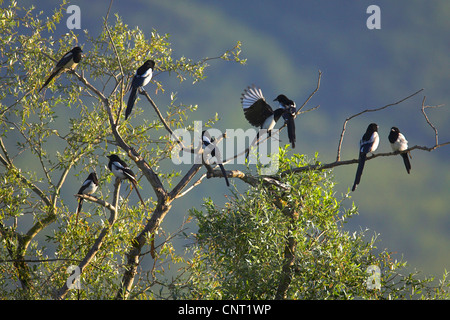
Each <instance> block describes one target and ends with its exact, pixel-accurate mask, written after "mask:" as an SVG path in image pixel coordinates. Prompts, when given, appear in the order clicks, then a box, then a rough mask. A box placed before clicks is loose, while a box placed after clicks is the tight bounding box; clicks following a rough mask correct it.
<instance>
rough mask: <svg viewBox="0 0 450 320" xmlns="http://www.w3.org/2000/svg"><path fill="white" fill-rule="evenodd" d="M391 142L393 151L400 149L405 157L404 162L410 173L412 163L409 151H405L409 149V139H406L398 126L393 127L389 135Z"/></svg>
mask: <svg viewBox="0 0 450 320" xmlns="http://www.w3.org/2000/svg"><path fill="white" fill-rule="evenodd" d="M388 139H389V142H390V143H391V147H392V150H393V151H400V152H401V153H400V155H401V156H402V158H403V163H404V164H405V167H406V171H407V172H408V173H410V171H411V163H410V162H409V156H410V154H409V152H404V151H405V150H407V149H408V140H406V138H405V136H404V135H403V134H402V133H401V132H400V130H399V129H398V128H397V127H392V128H391V131H390V132H389V136H388Z"/></svg>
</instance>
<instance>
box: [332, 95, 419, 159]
mask: <svg viewBox="0 0 450 320" xmlns="http://www.w3.org/2000/svg"><path fill="white" fill-rule="evenodd" d="M421 91H423V89H420V90H418V91H416V92H414V93H413V94H411V95H409V96H407V97H406V98H403V99H401V100H399V101H397V102H394V103H390V104H387V105H385V106H384V107H381V108H375V109H366V110H364V111H361V112H358V113H356V114H354V115H352V116H350V117H348V118H347V119H345V121H344V124H343V126H342V131H341V136H340V138H339V143H338V150H337V156H336V162H338V161H340V160H341V148H342V141H343V140H344V134H345V130H346V128H347V123H348V122H349V121H350V120H351V119H353V118H356V117H358V116H360V115H362V114H364V113H367V112H376V111H380V110H383V109H386V108H388V107H391V106H395V105H398V104H400V103H402V102H403V101H405V100H408V99H409V98H411V97H413V96H415V95H416V94H418V93H419V92H421Z"/></svg>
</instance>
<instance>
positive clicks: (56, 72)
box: [39, 69, 61, 92]
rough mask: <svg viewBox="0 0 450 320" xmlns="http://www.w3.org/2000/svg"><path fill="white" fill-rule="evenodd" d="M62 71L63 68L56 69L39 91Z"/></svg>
mask: <svg viewBox="0 0 450 320" xmlns="http://www.w3.org/2000/svg"><path fill="white" fill-rule="evenodd" d="M60 73H61V69H58V70H56V71H54V72H53V73H52V74H51V75H50V77H48V78H47V80H45V83H44V85H43V86H42V87H41V88H40V89H39V92H41V90H42V89H44V88H45V87H46V86H47V85H48V84H49V83H50V81H52V79H53V78H54V77H56V76H57V75H58V74H60Z"/></svg>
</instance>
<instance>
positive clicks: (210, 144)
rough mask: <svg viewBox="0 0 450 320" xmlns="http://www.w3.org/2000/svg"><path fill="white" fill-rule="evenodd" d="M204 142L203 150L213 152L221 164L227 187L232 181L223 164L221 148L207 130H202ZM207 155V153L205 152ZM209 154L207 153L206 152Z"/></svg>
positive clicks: (212, 154) (217, 161)
mask: <svg viewBox="0 0 450 320" xmlns="http://www.w3.org/2000/svg"><path fill="white" fill-rule="evenodd" d="M202 143H203V152H205V151H206V152H207V153H209V154H211V156H212V157H216V163H217V164H218V165H219V168H220V170H222V174H223V177H224V178H225V183H226V184H227V187H229V186H230V182H229V181H228V177H227V172H226V171H225V168H224V166H223V164H222V157H221V155H220V153H219V150H218V149H217V148H216V145H215V143H214V138H211V136H210V135H209V133H208V131H207V130H204V131H203V132H202ZM203 155H204V156H205V153H204V154H203ZM206 156H207V154H206Z"/></svg>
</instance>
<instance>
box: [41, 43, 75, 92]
mask: <svg viewBox="0 0 450 320" xmlns="http://www.w3.org/2000/svg"><path fill="white" fill-rule="evenodd" d="M82 52H83V50H81V48H80V47H75V48H73V49H72V50H70V51H69V52H67V53H66V54H65V55H64V56H63V57H62V58H61V60H59V61H58V63H57V64H56V66H55V67H54V68H53V70H52V73H51V75H50V76H49V77H48V78H47V80H46V81H45V83H44V85H43V86H42V87H41V88H40V89H39V92H41V90H42V89H44V88H45V87H46V86H47V85H48V84H49V83H50V81H52V79H53V78H54V77H56V76H59V75H60V74H61V73H63V72H65V71H67V70H74V69H75V67H76V66H77V65H78V63H80V61H81V57H82V55H81V53H82Z"/></svg>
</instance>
